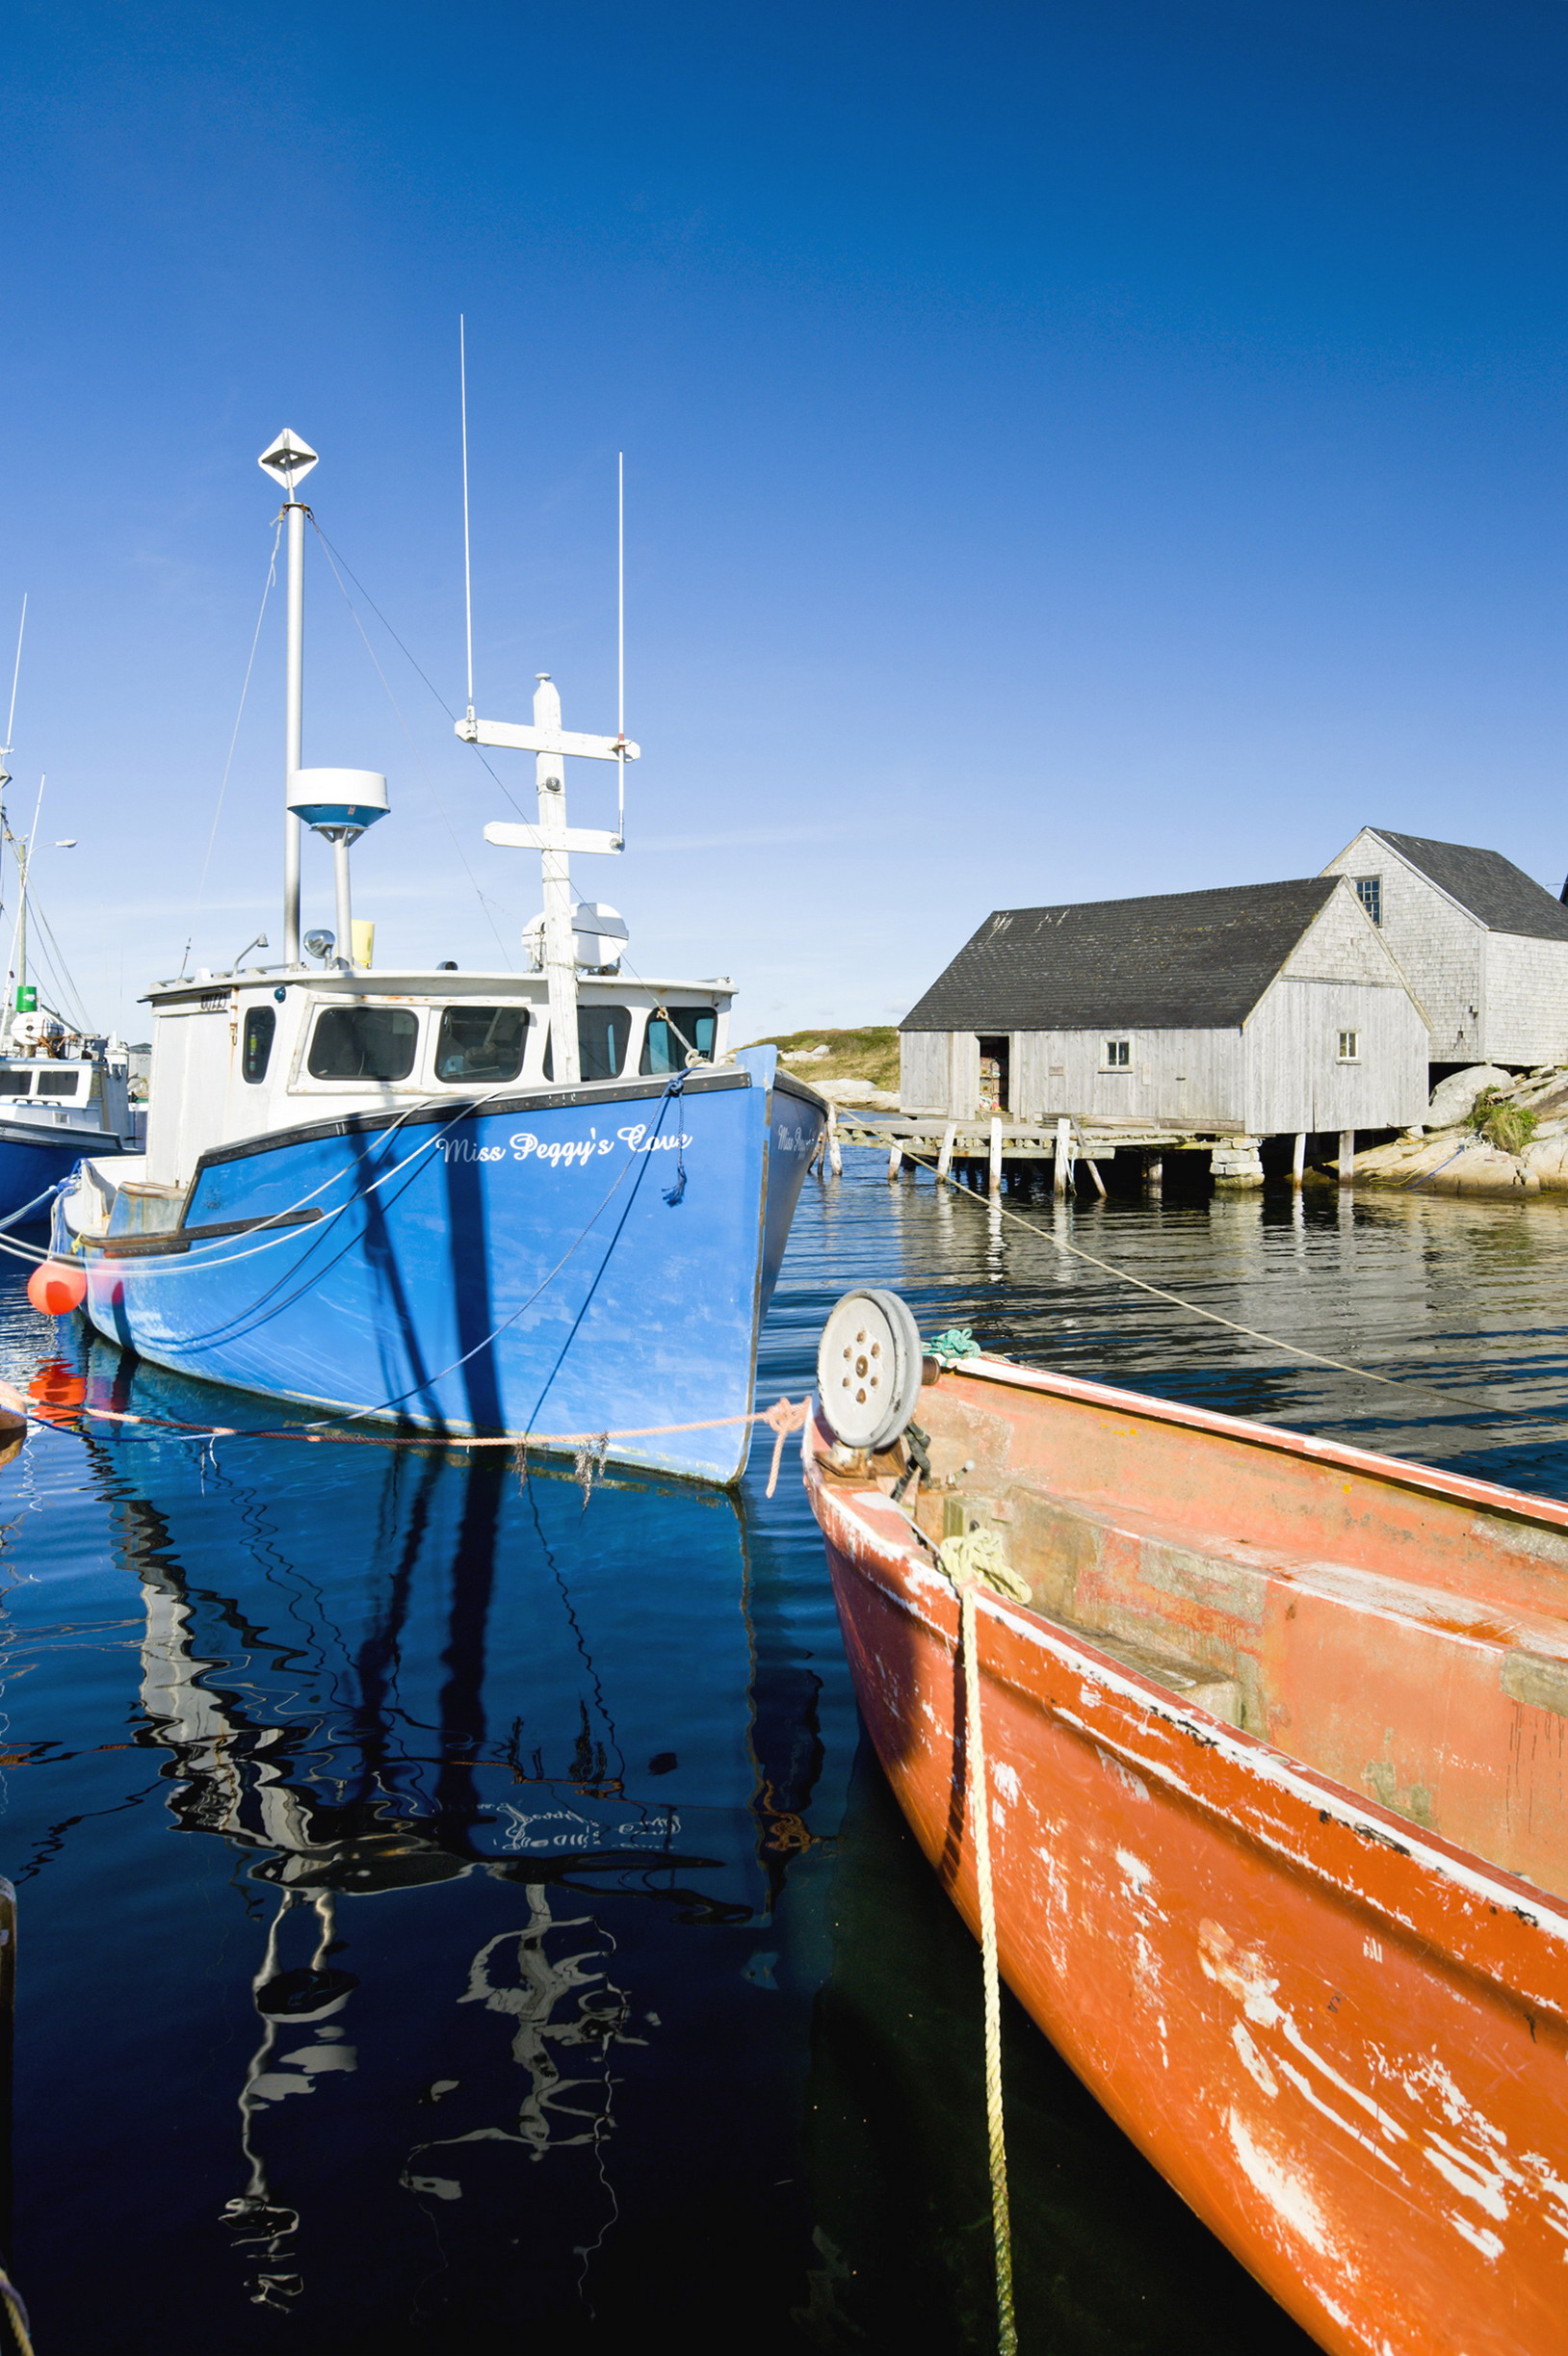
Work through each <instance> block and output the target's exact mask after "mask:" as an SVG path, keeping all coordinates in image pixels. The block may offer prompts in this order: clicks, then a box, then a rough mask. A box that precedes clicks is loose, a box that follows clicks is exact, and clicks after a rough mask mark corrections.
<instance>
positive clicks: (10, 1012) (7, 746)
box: [0, 589, 27, 1048]
mask: <svg viewBox="0 0 1568 2356" xmlns="http://www.w3.org/2000/svg"><path fill="white" fill-rule="evenodd" d="M26 630H27V592H26V590H25V589H24V590H23V592H22V617H21V620H20V621H19V622H18V623H17V625H16V660H15V662H14V664H13V666H12V672H11V709H10V711H9V712H8V713H7V715H6V741H5V743H4V744H3V745H0V845H3V844H5V843H12V833H11V825H10V822H9V821H8V819H7V816H6V788H7V786H8V785H9V784H10V783H11V748H12V746H13V742H14V739H15V729H16V690H17V689H18V687H19V686H20V685H21V678H22V639H23V637H24V636H25V634H26ZM12 848H13V850H16V848H17V847H16V845H15V844H14V843H12ZM16 875H17V888H18V890H19V892H20V894H21V897H22V906H23V911H24V913H23V930H22V946H23V954H24V955H25V953H26V944H27V933H26V916H25V910H26V903H27V863H26V861H25V859H24V858H23V857H22V856H21V853H20V851H17V858H16ZM15 1013H16V1001H15V998H14V996H13V995H12V993H11V992H10V991H9V990H8V992H7V1000H6V1010H5V1016H4V1020H3V1022H0V1048H3V1047H9V1046H10V1044H11V1034H12V1025H13V1020H14V1017H15Z"/></svg>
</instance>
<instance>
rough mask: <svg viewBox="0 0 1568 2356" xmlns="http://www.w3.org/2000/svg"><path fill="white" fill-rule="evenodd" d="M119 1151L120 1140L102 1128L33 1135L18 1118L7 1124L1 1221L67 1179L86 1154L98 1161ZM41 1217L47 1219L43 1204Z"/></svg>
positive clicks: (1, 1140) (1, 1151)
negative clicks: (105, 1132)
mask: <svg viewBox="0 0 1568 2356" xmlns="http://www.w3.org/2000/svg"><path fill="white" fill-rule="evenodd" d="M118 1151H119V1145H118V1140H117V1139H114V1138H110V1137H106V1136H105V1135H104V1134H103V1132H102V1131H101V1130H96V1129H87V1130H69V1129H48V1130H40V1131H39V1134H38V1136H37V1137H34V1136H31V1135H29V1134H28V1133H27V1132H26V1131H25V1130H24V1128H23V1126H22V1124H21V1123H20V1122H19V1121H17V1122H9V1123H7V1124H6V1125H5V1126H4V1127H3V1128H0V1220H4V1219H8V1218H12V1217H14V1216H15V1214H16V1213H17V1212H18V1211H20V1210H21V1209H22V1208H23V1207H24V1205H26V1204H27V1203H30V1202H35V1201H37V1199H38V1197H39V1195H40V1194H43V1193H46V1192H47V1191H48V1190H49V1188H50V1187H52V1186H55V1185H56V1184H58V1182H59V1181H60V1180H61V1179H62V1178H68V1177H69V1175H70V1173H71V1171H72V1170H73V1169H74V1168H75V1167H76V1165H77V1163H78V1162H80V1161H81V1160H82V1158H83V1156H84V1155H89V1154H91V1156H92V1157H93V1159H94V1160H96V1159H98V1158H99V1157H100V1156H102V1155H104V1154H113V1153H118ZM38 1216H39V1219H40V1220H41V1219H45V1218H47V1217H48V1216H49V1214H48V1210H47V1207H40V1208H39V1214H38Z"/></svg>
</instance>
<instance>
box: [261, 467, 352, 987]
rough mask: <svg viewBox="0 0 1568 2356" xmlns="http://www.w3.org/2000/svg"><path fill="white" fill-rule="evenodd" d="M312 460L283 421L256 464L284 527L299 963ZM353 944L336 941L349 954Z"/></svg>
mask: <svg viewBox="0 0 1568 2356" xmlns="http://www.w3.org/2000/svg"><path fill="white" fill-rule="evenodd" d="M315 463H316V453H315V451H314V450H312V449H311V447H310V444H309V443H308V442H302V441H301V439H300V436H299V435H298V434H297V433H295V432H291V431H290V429H289V428H288V427H287V426H285V427H284V429H283V431H282V432H281V433H280V434H279V435H278V437H277V439H276V441H275V442H274V443H273V445H272V447H271V448H270V449H268V450H264V451H263V452H262V454H261V456H260V458H258V459H257V460H256V464H257V465H258V466H259V467H260V468H261V470H262V472H263V474H267V475H271V476H272V478H273V481H274V483H280V484H282V486H283V512H284V514H285V516H286V517H287V518H288V526H289V583H288V627H287V637H286V652H285V658H284V686H283V962H284V964H285V965H298V964H299V962H300V821H299V818H298V817H297V816H296V814H295V812H294V811H293V809H292V808H291V807H290V806H289V805H290V804H291V803H292V802H293V801H294V800H295V798H296V789H295V778H296V774H297V772H299V770H300V769H301V768H302V766H303V759H304V696H305V685H304V682H305V518H306V516H307V515H308V514H309V513H310V510H309V508H308V507H306V505H305V503H304V501H303V500H302V499H296V497H295V495H294V493H295V487H296V485H297V484H300V483H302V482H303V480H304V478H305V476H306V475H308V474H309V472H310V470H311V468H312V467H313V466H314V465H315ZM352 946H353V944H352V943H349V942H341V943H340V944H339V948H340V951H341V953H342V955H345V956H346V955H349V953H350V950H351V949H352Z"/></svg>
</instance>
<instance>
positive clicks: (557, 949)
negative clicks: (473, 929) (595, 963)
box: [485, 670, 583, 1087]
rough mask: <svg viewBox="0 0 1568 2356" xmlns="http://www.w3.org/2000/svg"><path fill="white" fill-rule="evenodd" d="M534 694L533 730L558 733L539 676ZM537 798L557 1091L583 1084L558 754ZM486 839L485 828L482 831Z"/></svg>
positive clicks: (544, 678)
mask: <svg viewBox="0 0 1568 2356" xmlns="http://www.w3.org/2000/svg"><path fill="white" fill-rule="evenodd" d="M537 676H538V685H537V687H536V689H535V690H534V725H535V727H536V728H537V729H538V730H539V731H540V732H541V734H551V735H559V734H560V732H561V696H560V693H559V692H558V690H557V688H556V687H555V685H554V683H553V681H552V680H551V677H550V674H549V672H548V671H547V670H541V671H540V672H539V673H538V674H537ZM534 774H535V777H536V782H537V785H538V792H539V833H540V835H541V836H543V835H555V836H557V837H558V838H559V848H556V847H552V848H551V849H549V850H547V851H543V850H541V853H540V857H539V868H540V872H541V874H542V877H543V880H544V974H545V980H546V981H547V982H549V985H550V1040H551V1064H550V1067H551V1070H552V1071H553V1072H554V1074H555V1078H556V1082H557V1085H558V1086H562V1087H575V1086H576V1085H577V1083H578V1081H579V1080H580V1079H581V1078H582V1076H583V1075H582V1071H581V1068H580V1066H579V1063H578V1057H577V947H576V943H575V942H574V940H573V938H572V908H573V904H574V903H573V901H572V872H571V862H570V860H569V858H568V857H567V854H566V847H565V846H566V770H565V764H564V762H563V761H562V757H561V755H560V753H559V752H541V753H540V754H539V756H538V758H537V759H536V762H535V764H534ZM485 831H486V833H488V831H489V830H488V828H486V829H485Z"/></svg>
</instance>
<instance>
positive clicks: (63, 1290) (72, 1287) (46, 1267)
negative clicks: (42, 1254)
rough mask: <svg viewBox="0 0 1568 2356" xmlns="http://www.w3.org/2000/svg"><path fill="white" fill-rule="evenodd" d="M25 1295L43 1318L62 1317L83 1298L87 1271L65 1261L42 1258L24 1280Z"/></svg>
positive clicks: (85, 1295)
mask: <svg viewBox="0 0 1568 2356" xmlns="http://www.w3.org/2000/svg"><path fill="white" fill-rule="evenodd" d="M27 1297H28V1299H29V1300H30V1301H31V1302H32V1304H33V1306H34V1308H35V1309H41V1310H42V1312H43V1314H44V1316H45V1317H66V1316H68V1315H69V1313H70V1311H71V1310H72V1309H79V1308H80V1307H81V1305H82V1303H83V1301H84V1300H86V1298H87V1271H86V1270H85V1269H80V1268H72V1267H71V1266H70V1264H69V1262H68V1261H65V1260H45V1261H44V1262H43V1263H42V1264H41V1266H39V1267H38V1268H36V1269H35V1270H33V1273H32V1275H31V1276H29V1278H28V1280H27Z"/></svg>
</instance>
